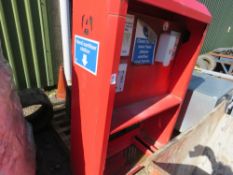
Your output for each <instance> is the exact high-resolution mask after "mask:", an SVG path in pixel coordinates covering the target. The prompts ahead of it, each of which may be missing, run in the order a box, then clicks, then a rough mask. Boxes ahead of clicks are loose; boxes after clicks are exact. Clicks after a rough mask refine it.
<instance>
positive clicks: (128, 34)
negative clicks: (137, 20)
mask: <svg viewBox="0 0 233 175" xmlns="http://www.w3.org/2000/svg"><path fill="white" fill-rule="evenodd" d="M133 24H134V16H133V15H127V16H126V22H125V31H124V38H123V42H122V48H121V56H129V52H130V47H131V40H132V33H133Z"/></svg>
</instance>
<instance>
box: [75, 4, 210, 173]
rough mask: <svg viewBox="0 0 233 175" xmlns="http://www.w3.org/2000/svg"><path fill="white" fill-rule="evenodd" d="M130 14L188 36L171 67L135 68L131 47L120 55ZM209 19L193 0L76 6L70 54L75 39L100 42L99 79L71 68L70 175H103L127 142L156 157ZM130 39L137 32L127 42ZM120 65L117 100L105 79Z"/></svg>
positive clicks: (174, 116)
mask: <svg viewBox="0 0 233 175" xmlns="http://www.w3.org/2000/svg"><path fill="white" fill-rule="evenodd" d="M127 13H131V14H135V16H136V19H137V18H142V19H144V20H145V21H147V23H149V24H150V25H151V27H152V28H153V29H155V30H156V29H157V28H161V24H162V22H163V21H170V22H171V27H173V28H174V29H176V30H178V31H180V32H181V33H182V32H183V31H189V33H190V36H189V39H188V41H187V42H183V43H181V44H180V46H179V49H178V51H177V54H176V57H175V59H174V61H172V63H171V64H170V66H168V67H166V68H165V67H163V66H162V64H160V63H155V64H154V65H137V66H136V65H133V64H132V63H131V61H130V58H131V55H132V47H131V53H130V56H129V57H120V50H121V44H122V39H123V32H124V24H125V19H126V18H125V17H126V14H127ZM90 17H91V19H92V21H91V24H90V21H89V22H88V21H87V19H90ZM159 19H161V20H159ZM210 20H211V15H210V14H209V12H208V10H207V9H206V8H205V7H204V6H203V5H202V4H200V3H199V2H197V1H195V0H166V1H164V0H129V1H127V0H98V1H95V0H73V23H72V26H73V28H72V29H73V30H72V31H73V37H72V38H73V41H72V43H73V47H72V48H73V55H74V38H75V36H76V35H79V36H82V37H86V38H89V39H92V40H96V41H98V42H99V43H100V50H99V59H98V71H97V75H93V74H91V73H89V72H88V71H86V70H84V69H83V68H81V67H79V66H78V65H76V64H75V63H74V64H73V86H72V118H71V150H72V152H71V153H72V155H71V156H72V166H73V171H74V175H84V174H85V175H101V174H104V170H106V169H108V167H105V163H106V159H107V158H109V157H111V156H113V155H116V154H117V153H120V151H121V150H123V149H125V148H127V147H128V146H130V145H131V144H134V145H135V146H136V147H137V145H138V147H140V148H141V150H143V149H145V148H146V149H148V150H146V152H151V151H152V152H153V151H154V150H156V148H159V147H160V146H162V145H164V144H166V143H167V142H168V141H169V139H170V136H171V134H172V131H173V128H174V125H175V122H176V119H177V116H178V113H179V110H180V106H181V103H182V102H183V99H184V95H185V93H186V90H187V86H188V84H189V81H190V78H191V73H192V70H193V67H194V65H195V62H196V58H197V56H198V53H199V51H200V48H201V45H202V43H203V39H204V36H205V32H206V26H207V24H208V23H209V22H210ZM153 21H154V22H153ZM156 21H157V22H158V23H156ZM135 24H136V23H135ZM87 30H88V32H87ZM157 30H158V29H157ZM157 32H159V31H157ZM134 33H135V28H134V31H133V37H132V38H134ZM133 42H134V40H132V43H133ZM132 46H133V44H132ZM73 57H74V56H73ZM122 61H123V62H126V63H127V64H128V68H127V74H126V81H125V87H124V91H123V92H122V93H117V94H116V93H115V85H111V84H110V79H111V75H112V74H116V73H117V72H118V66H119V63H120V62H122ZM131 127H135V128H133V129H132V128H131ZM125 129H128V130H130V131H125ZM122 131H123V132H122ZM119 133H120V134H119ZM115 134H119V135H117V136H116V135H115ZM109 137H110V138H111V137H113V138H111V139H110V140H109ZM115 137H116V138H115ZM136 137H138V138H140V142H138V140H135V138H136ZM144 143H145V144H144ZM142 146H143V148H142ZM144 146H145V147H144ZM140 148H139V149H140ZM119 161H120V160H119ZM122 162H123V161H122ZM116 163H117V162H116ZM115 166H117V164H116V165H115ZM108 172H111V169H110V170H109V169H108Z"/></svg>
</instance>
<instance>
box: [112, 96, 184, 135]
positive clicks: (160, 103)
mask: <svg viewBox="0 0 233 175" xmlns="http://www.w3.org/2000/svg"><path fill="white" fill-rule="evenodd" d="M181 101H182V100H181V98H179V97H177V96H175V95H171V94H168V95H163V96H156V97H153V98H148V99H146V100H142V101H140V102H136V103H133V104H130V105H127V106H123V107H120V108H116V109H115V110H114V111H113V116H112V124H111V132H110V134H114V133H117V132H119V131H121V130H123V129H125V128H128V127H130V126H132V125H135V124H137V123H140V122H142V121H144V120H146V119H148V118H150V117H153V116H154V115H156V114H159V113H161V112H164V111H166V110H168V109H170V108H172V107H175V106H178V105H180V104H181Z"/></svg>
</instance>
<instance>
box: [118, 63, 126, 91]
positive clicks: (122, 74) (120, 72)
mask: <svg viewBox="0 0 233 175" xmlns="http://www.w3.org/2000/svg"><path fill="white" fill-rule="evenodd" d="M126 70H127V64H126V63H122V64H120V65H119V70H118V74H117V82H116V92H122V91H123V89H124V84H125V77H126Z"/></svg>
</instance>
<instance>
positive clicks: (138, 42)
mask: <svg viewBox="0 0 233 175" xmlns="http://www.w3.org/2000/svg"><path fill="white" fill-rule="evenodd" d="M157 38H158V37H157V34H156V33H155V32H154V31H153V29H152V28H151V27H150V26H149V25H148V24H146V23H145V22H143V21H142V20H140V19H139V20H137V27H136V34H135V41H134V49H133V55H132V62H133V63H135V64H153V63H154V57H155V48H156V44H157Z"/></svg>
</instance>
